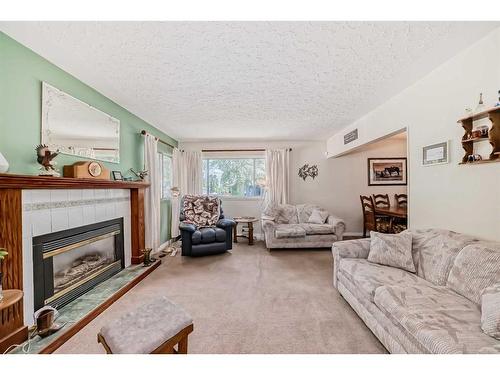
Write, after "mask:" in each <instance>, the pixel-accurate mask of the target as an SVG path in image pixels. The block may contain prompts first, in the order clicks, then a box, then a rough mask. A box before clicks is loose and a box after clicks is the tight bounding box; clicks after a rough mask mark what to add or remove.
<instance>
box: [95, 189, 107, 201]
mask: <svg viewBox="0 0 500 375" xmlns="http://www.w3.org/2000/svg"><path fill="white" fill-rule="evenodd" d="M94 198H95V199H104V198H106V189H95V190H94Z"/></svg>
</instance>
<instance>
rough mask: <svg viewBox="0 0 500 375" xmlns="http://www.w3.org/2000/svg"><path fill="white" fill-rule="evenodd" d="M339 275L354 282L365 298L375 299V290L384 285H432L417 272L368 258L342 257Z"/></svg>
mask: <svg viewBox="0 0 500 375" xmlns="http://www.w3.org/2000/svg"><path fill="white" fill-rule="evenodd" d="M338 272H339V276H344V277H345V278H346V279H348V280H349V281H350V282H352V283H353V284H354V285H355V286H356V287H357V288H358V290H359V291H360V292H361V293H363V295H364V296H365V298H368V299H369V300H371V301H373V296H374V295H375V290H376V289H377V288H378V287H380V286H383V285H415V284H417V285H431V284H430V283H429V282H428V281H426V280H424V279H422V278H420V277H417V276H416V275H415V274H412V273H410V272H407V271H404V270H402V269H399V268H394V267H388V266H383V265H380V264H375V263H370V262H368V260H367V259H353V258H341V259H340V264H339V270H338Z"/></svg>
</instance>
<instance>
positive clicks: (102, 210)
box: [95, 204, 107, 223]
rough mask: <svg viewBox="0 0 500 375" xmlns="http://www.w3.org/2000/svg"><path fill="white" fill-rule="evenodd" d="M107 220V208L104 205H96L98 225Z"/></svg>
mask: <svg viewBox="0 0 500 375" xmlns="http://www.w3.org/2000/svg"><path fill="white" fill-rule="evenodd" d="M105 220H107V217H106V207H105V205H104V204H96V205H95V222H96V223H98V222H100V221H105Z"/></svg>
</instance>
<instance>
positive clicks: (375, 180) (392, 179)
mask: <svg viewBox="0 0 500 375" xmlns="http://www.w3.org/2000/svg"><path fill="white" fill-rule="evenodd" d="M407 184H408V168H407V158H401V157H396V158H368V186H406V185H407Z"/></svg>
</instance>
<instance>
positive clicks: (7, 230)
mask: <svg viewBox="0 0 500 375" xmlns="http://www.w3.org/2000/svg"><path fill="white" fill-rule="evenodd" d="M147 187H149V184H147V183H144V182H132V181H110V180H98V179H95V180H93V179H80V178H65V177H49V176H28V175H16V174H0V247H4V248H6V249H7V251H8V252H9V255H8V256H7V257H6V258H5V260H3V261H2V264H1V267H2V270H1V271H2V272H3V275H4V277H3V284H4V285H3V287H4V289H21V290H23V198H22V196H23V190H33V189H35V190H40V189H47V190H53V189H96V191H97V190H100V189H129V190H130V227H131V228H130V229H131V231H130V238H131V253H132V254H131V263H132V264H139V263H141V262H142V250H143V249H144V247H145V237H144V236H145V235H144V231H145V228H144V192H145V189H146V188H147ZM26 338H27V327H26V326H25V325H24V319H23V301H19V302H18V303H16V304H15V305H13V306H11V307H9V308H8V309H5V310H3V311H1V312H0V352H3V351H4V350H5V349H6V348H7V347H9V346H10V345H12V344H17V343H21V342H23V341H25V340H26Z"/></svg>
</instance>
